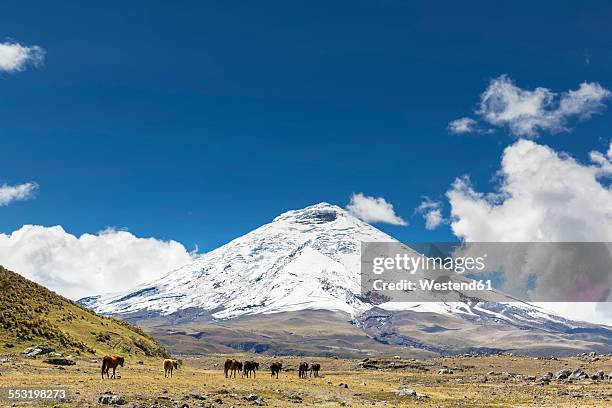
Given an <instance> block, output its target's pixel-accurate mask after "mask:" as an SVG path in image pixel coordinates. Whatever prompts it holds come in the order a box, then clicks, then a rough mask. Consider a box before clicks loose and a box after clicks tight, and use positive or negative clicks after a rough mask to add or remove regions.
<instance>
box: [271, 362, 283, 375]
mask: <svg viewBox="0 0 612 408" xmlns="http://www.w3.org/2000/svg"><path fill="white" fill-rule="evenodd" d="M282 368H283V364H282V363H279V362H276V363H272V364H270V377H273V378H274V374H276V378H278V373H280V371H281V370H282Z"/></svg>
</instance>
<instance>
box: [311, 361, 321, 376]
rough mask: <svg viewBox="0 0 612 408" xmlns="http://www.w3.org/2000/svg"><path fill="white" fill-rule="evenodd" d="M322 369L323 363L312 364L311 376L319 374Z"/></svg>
mask: <svg viewBox="0 0 612 408" xmlns="http://www.w3.org/2000/svg"><path fill="white" fill-rule="evenodd" d="M320 369H321V364H319V363H316V364H313V365H311V366H310V376H311V377H312V374H313V373H314V376H315V377H318V376H319V370H320Z"/></svg>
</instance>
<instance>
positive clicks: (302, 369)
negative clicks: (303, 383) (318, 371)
mask: <svg viewBox="0 0 612 408" xmlns="http://www.w3.org/2000/svg"><path fill="white" fill-rule="evenodd" d="M307 375H308V363H301V364H300V365H299V367H298V377H299V378H306V376H307Z"/></svg>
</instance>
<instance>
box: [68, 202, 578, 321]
mask: <svg viewBox="0 0 612 408" xmlns="http://www.w3.org/2000/svg"><path fill="white" fill-rule="evenodd" d="M361 242H397V240H395V239H394V238H392V237H391V236H389V235H387V234H385V233H383V232H382V231H380V230H378V229H376V228H374V227H372V226H371V225H369V224H367V223H365V222H363V221H361V220H359V219H357V218H356V217H354V216H352V215H351V214H350V213H348V212H347V211H346V210H344V209H342V208H340V207H338V206H335V205H331V204H327V203H320V204H316V205H313V206H309V207H306V208H304V209H301V210H294V211H288V212H286V213H284V214H282V215H280V216H278V217H277V218H275V219H274V220H273V221H272V222H271V223H269V224H266V225H263V226H261V227H259V228H257V229H255V230H254V231H251V232H249V233H248V234H246V235H244V236H242V237H240V238H237V239H235V240H233V241H231V242H229V243H227V244H225V245H223V246H222V247H220V248H217V249H215V250H213V251H211V252H209V253H206V254H204V255H202V256H201V257H199V258H198V259H197V260H195V261H194V262H192V263H190V264H188V265H186V266H183V267H182V268H179V269H177V270H175V271H172V272H171V273H169V274H168V275H166V276H164V277H162V278H160V279H158V280H156V281H154V282H151V283H149V284H144V285H141V286H140V287H138V288H136V289H134V290H132V291H130V292H128V293H121V294H112V295H103V296H94V297H89V298H84V299H81V300H80V301H79V303H81V304H82V305H84V306H86V307H89V308H91V309H93V310H95V311H96V312H99V313H102V314H108V315H121V314H129V313H134V312H143V311H146V312H152V313H159V314H161V315H169V314H172V313H174V312H177V311H180V310H186V309H192V308H196V309H201V310H205V311H208V312H209V313H211V314H212V317H213V318H215V319H231V318H235V317H239V316H243V315H253V314H262V313H263V314H269V313H278V312H288V311H299V310H308V309H323V310H332V311H341V312H346V313H348V314H350V315H352V316H353V317H357V316H359V315H362V314H364V312H366V311H368V310H370V309H372V308H373V305H372V304H369V303H367V302H365V301H364V300H363V299H362V298H360V297H359V292H360V247H361ZM508 301H509V302H511V301H512V298H508ZM378 308H379V309H384V310H388V311H399V310H402V311H414V312H431V313H438V314H447V315H455V316H460V317H462V318H463V319H465V320H471V321H479V322H491V321H493V322H496V323H500V322H504V323H510V324H513V325H519V326H524V325H527V326H531V325H540V326H541V325H543V324H544V325H547V326H550V325H551V324H552V325H557V324H564V325H565V324H568V323H570V322H569V321H567V320H565V319H562V318H559V317H556V316H554V315H552V314H550V313H547V312H545V311H544V310H543V309H541V308H538V307H535V306H532V305H528V304H526V303H497V304H495V305H488V304H483V303H479V302H447V303H444V302H419V303H405V302H404V303H386V304H382V305H378Z"/></svg>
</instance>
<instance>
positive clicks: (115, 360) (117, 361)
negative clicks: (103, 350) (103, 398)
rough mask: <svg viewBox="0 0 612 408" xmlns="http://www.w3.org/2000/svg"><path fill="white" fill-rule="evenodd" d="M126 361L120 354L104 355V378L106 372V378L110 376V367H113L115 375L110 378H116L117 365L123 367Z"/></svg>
mask: <svg viewBox="0 0 612 408" xmlns="http://www.w3.org/2000/svg"><path fill="white" fill-rule="evenodd" d="M124 362H125V359H124V358H123V357H119V356H106V357H104V358H103V359H102V379H104V374H106V378H108V370H109V369H110V368H112V369H113V375H112V376H111V377H110V378H116V377H115V370H116V369H117V366H121V367H123V363H124Z"/></svg>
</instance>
